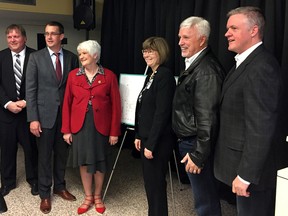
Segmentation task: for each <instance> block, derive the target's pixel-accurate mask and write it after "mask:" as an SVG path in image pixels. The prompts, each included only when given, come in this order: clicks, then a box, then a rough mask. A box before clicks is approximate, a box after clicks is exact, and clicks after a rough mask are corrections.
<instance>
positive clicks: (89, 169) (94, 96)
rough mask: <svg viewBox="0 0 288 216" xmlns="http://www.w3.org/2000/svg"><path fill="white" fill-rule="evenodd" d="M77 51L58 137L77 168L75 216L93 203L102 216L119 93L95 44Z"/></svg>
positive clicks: (117, 125) (116, 129)
mask: <svg viewBox="0 0 288 216" xmlns="http://www.w3.org/2000/svg"><path fill="white" fill-rule="evenodd" d="M77 51H78V54H79V60H80V62H81V64H82V67H81V68H78V69H74V70H72V71H71V72H70V74H69V77H68V80H67V86H66V90H65V96H64V102H63V114H62V121H63V123H62V124H63V125H62V133H64V135H63V138H64V140H65V141H66V142H67V143H68V144H70V145H72V152H73V166H80V175H81V179H82V184H83V187H84V191H85V200H84V202H83V203H82V205H81V206H80V207H79V208H78V214H83V213H85V212H87V211H88V210H89V208H90V206H91V205H92V203H93V202H94V203H95V209H96V211H97V212H98V213H101V214H103V213H104V211H105V206H104V204H103V202H102V198H101V191H102V185H103V181H104V174H105V171H106V169H107V164H106V155H107V149H108V143H110V145H114V144H116V143H117V141H118V136H119V135H120V124H121V123H120V121H121V104H120V93H119V88H118V82H117V78H116V76H115V74H114V73H113V72H112V71H110V70H108V69H106V68H103V67H102V66H101V65H100V64H98V61H99V59H100V53H101V47H100V45H99V44H98V43H97V42H96V41H93V40H88V41H84V42H82V43H80V44H79V45H78V47H77ZM93 177H94V181H95V190H94V193H93V191H92V182H93ZM93 194H94V199H93Z"/></svg>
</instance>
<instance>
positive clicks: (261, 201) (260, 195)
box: [236, 189, 276, 216]
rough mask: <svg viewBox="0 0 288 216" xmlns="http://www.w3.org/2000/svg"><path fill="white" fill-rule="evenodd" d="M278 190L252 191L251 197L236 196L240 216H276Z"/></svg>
mask: <svg viewBox="0 0 288 216" xmlns="http://www.w3.org/2000/svg"><path fill="white" fill-rule="evenodd" d="M275 197H276V189H269V190H264V191H251V192H250V197H242V196H236V201H237V213H238V216H258V215H261V216H274V214H275Z"/></svg>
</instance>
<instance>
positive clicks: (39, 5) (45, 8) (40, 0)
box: [0, 0, 73, 15]
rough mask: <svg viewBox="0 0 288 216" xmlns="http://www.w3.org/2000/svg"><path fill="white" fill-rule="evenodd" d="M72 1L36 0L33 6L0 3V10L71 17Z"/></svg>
mask: <svg viewBox="0 0 288 216" xmlns="http://www.w3.org/2000/svg"><path fill="white" fill-rule="evenodd" d="M72 3H73V0H36V6H35V5H21V4H10V3H0V10H8V11H25V12H33V13H48V14H61V15H72V13H73V5H72Z"/></svg>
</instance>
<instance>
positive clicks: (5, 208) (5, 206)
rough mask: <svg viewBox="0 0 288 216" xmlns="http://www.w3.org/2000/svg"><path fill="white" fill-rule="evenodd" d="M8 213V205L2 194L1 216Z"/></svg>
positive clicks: (0, 203)
mask: <svg viewBox="0 0 288 216" xmlns="http://www.w3.org/2000/svg"><path fill="white" fill-rule="evenodd" d="M6 211H7V205H6V202H5V199H4V197H3V195H2V194H0V214H1V213H3V212H6Z"/></svg>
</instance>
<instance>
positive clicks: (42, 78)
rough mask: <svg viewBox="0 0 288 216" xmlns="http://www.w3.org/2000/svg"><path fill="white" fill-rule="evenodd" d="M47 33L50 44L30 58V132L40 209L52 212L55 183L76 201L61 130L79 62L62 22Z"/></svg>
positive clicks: (49, 25) (57, 190)
mask: <svg viewBox="0 0 288 216" xmlns="http://www.w3.org/2000/svg"><path fill="white" fill-rule="evenodd" d="M44 35H45V41H46V46H47V47H45V48H44V49H42V50H39V51H37V52H35V53H33V54H32V55H30V58H29V63H28V66H27V76H26V82H27V83H26V98H27V118H28V122H30V131H31V132H32V133H33V134H34V135H35V136H36V137H37V139H38V154H39V163H38V166H39V169H38V171H39V178H38V179H39V195H40V198H41V203H40V210H41V211H42V212H43V213H49V212H50V211H51V198H50V193H51V186H52V182H53V184H54V185H53V189H54V190H53V193H54V194H56V195H59V196H60V197H62V198H63V199H65V200H69V201H74V200H76V198H75V196H73V195H72V194H70V193H69V192H68V191H67V189H66V184H65V179H64V178H65V169H66V162H67V150H68V144H67V143H66V142H64V140H63V138H62V136H63V135H62V134H61V131H60V130H61V110H62V102H63V97H64V91H65V86H66V80H67V76H68V73H69V72H70V71H71V70H72V69H74V68H77V67H79V62H78V57H77V56H76V55H75V54H73V53H72V52H70V51H68V50H65V49H63V48H62V47H61V41H62V40H63V38H64V27H63V25H62V24H61V23H59V22H55V21H53V22H49V23H47V24H46V26H45V32H44ZM58 60H59V61H60V63H59V61H58ZM59 70H60V71H59ZM57 71H58V72H60V75H59V74H57ZM52 158H53V162H52ZM52 164H53V169H52ZM52 172H53V174H52Z"/></svg>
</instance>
